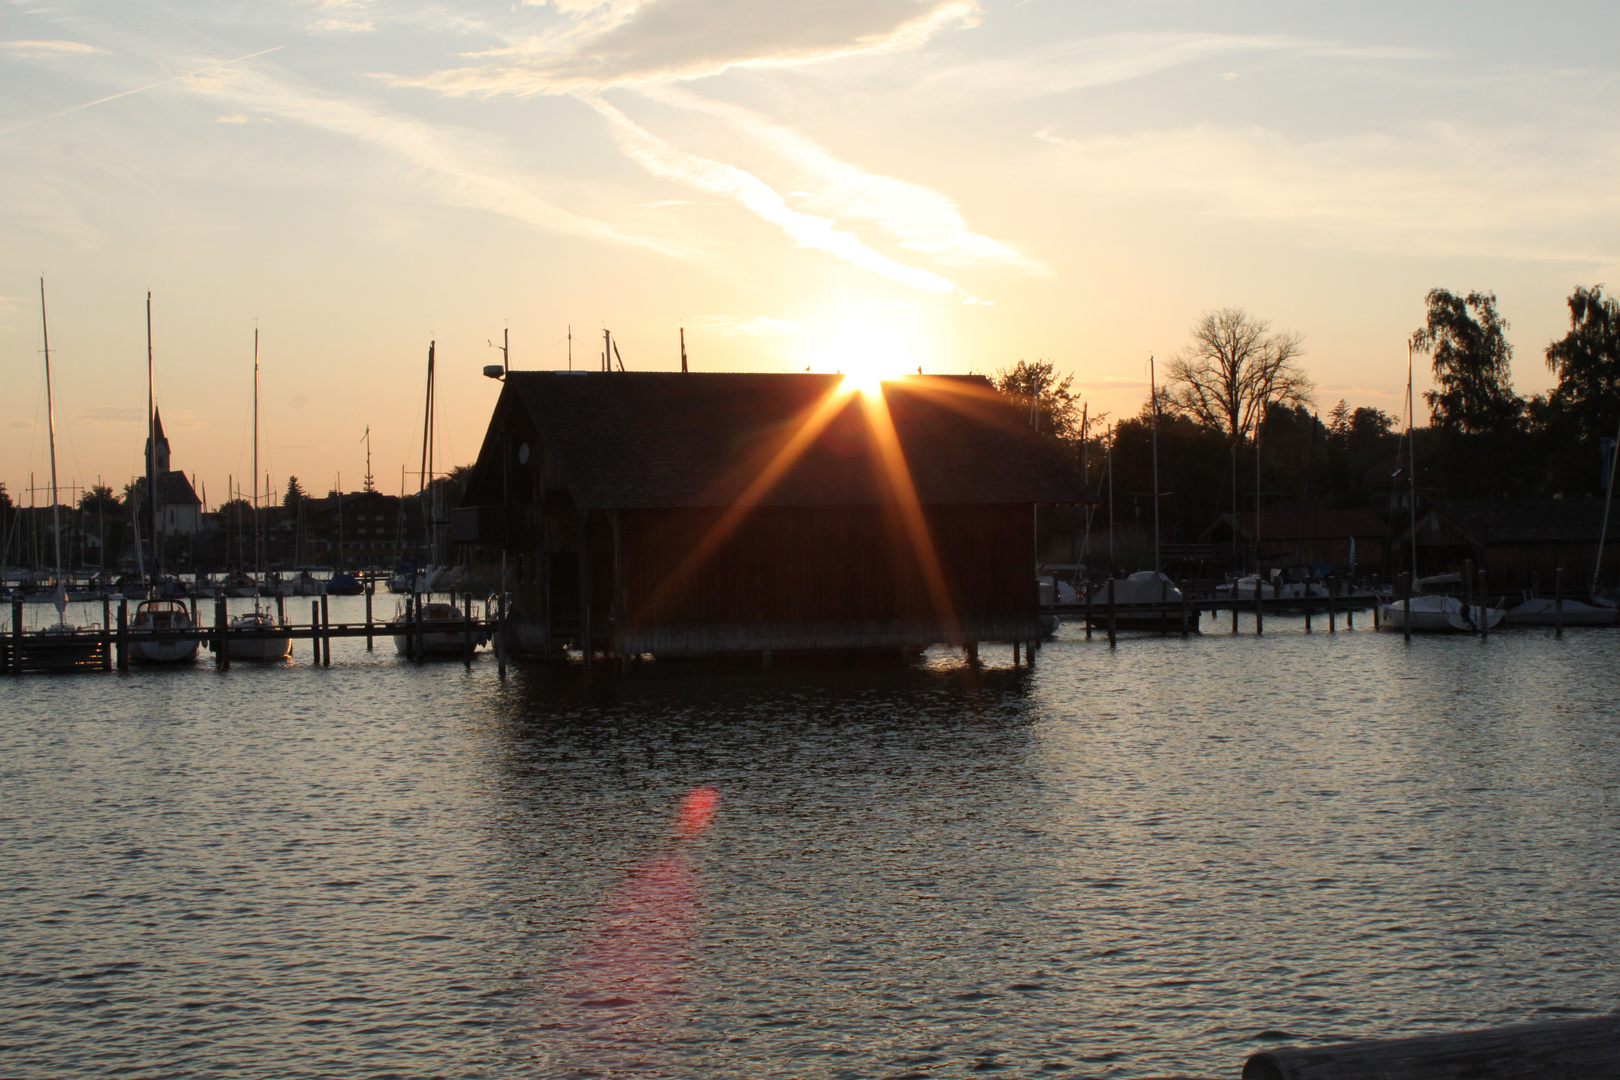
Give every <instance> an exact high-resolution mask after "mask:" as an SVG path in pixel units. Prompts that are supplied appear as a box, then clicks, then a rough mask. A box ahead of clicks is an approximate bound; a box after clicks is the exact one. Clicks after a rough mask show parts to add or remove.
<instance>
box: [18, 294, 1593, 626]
mask: <svg viewBox="0 0 1620 1080" xmlns="http://www.w3.org/2000/svg"><path fill="white" fill-rule="evenodd" d="M40 306H41V308H42V309H43V307H44V302H43V301H41V305H40ZM52 461H53V462H54V461H55V459H54V458H53V459H52ZM1616 466H1620V428H1616V429H1615V432H1614V453H1613V454H1612V455H1611V456H1610V457H1609V490H1608V493H1607V494H1605V495H1604V496H1603V524H1602V526H1601V527H1599V529H1598V549H1597V561H1596V562H1594V563H1593V564H1592V595H1593V596H1596V595H1597V588H1598V574H1599V573H1601V572H1602V570H1603V542H1604V541H1605V540H1607V539H1608V538H1609V508H1610V507H1611V506H1613V505H1614V470H1615V467H1616Z"/></svg>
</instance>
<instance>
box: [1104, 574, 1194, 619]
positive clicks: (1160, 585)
mask: <svg viewBox="0 0 1620 1080" xmlns="http://www.w3.org/2000/svg"><path fill="white" fill-rule="evenodd" d="M1110 584H1112V586H1113V592H1114V596H1113V606H1114V625H1115V627H1117V628H1119V629H1123V630H1179V629H1181V612H1180V607H1181V600H1182V595H1181V590H1180V589H1178V588H1177V587H1176V583H1175V582H1173V581H1171V580H1170V578H1169V576H1168V575H1166V574H1163V573H1161V572H1159V571H1156V570H1138V571H1137V572H1136V573H1134V574H1127V575H1126V576H1125V577H1122V578H1104V579H1103V580H1102V581H1097V582H1093V583H1092V584H1091V588H1090V590H1089V592H1088V596H1089V598H1090V603H1091V625H1092V626H1093V627H1099V626H1106V625H1107V624H1108V590H1109V586H1110ZM1187 629H1188V630H1193V631H1196V630H1197V629H1198V620H1197V618H1196V616H1195V617H1193V618H1191V619H1189V621H1188V623H1187Z"/></svg>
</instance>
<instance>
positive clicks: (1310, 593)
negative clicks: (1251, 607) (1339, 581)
mask: <svg viewBox="0 0 1620 1080" xmlns="http://www.w3.org/2000/svg"><path fill="white" fill-rule="evenodd" d="M1257 589H1258V590H1259V592H1260V599H1262V600H1326V599H1327V598H1328V595H1329V594H1328V589H1327V586H1326V585H1323V584H1322V583H1321V582H1318V581H1287V580H1283V579H1281V578H1262V577H1260V576H1259V575H1258V574H1249V575H1248V576H1247V577H1240V578H1238V579H1237V580H1236V581H1229V582H1226V583H1225V584H1223V585H1217V586H1215V596H1216V598H1217V599H1221V600H1253V599H1254V594H1255V591H1256V590H1257Z"/></svg>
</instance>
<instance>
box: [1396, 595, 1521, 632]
mask: <svg viewBox="0 0 1620 1080" xmlns="http://www.w3.org/2000/svg"><path fill="white" fill-rule="evenodd" d="M1381 614H1382V615H1383V628H1384V629H1385V630H1406V629H1407V628H1408V622H1410V624H1411V626H1410V628H1411V629H1412V630H1413V631H1414V632H1418V633H1453V632H1457V631H1463V632H1468V633H1478V632H1479V630H1480V628H1481V626H1482V625H1483V627H1484V629H1486V630H1490V629H1493V628H1494V627H1495V626H1496V625H1497V624H1498V623H1500V622H1501V621H1502V617H1503V615H1504V614H1505V613H1504V612H1503V611H1502V609H1501V608H1493V607H1485V606H1484V605H1481V604H1472V605H1469V604H1464V603H1463V602H1462V601H1461V600H1458V599H1457V598H1456V597H1455V596H1439V595H1430V596H1413V597H1410V598H1408V599H1405V600H1395V601H1392V602H1390V603H1386V604H1384V605H1382V608H1381Z"/></svg>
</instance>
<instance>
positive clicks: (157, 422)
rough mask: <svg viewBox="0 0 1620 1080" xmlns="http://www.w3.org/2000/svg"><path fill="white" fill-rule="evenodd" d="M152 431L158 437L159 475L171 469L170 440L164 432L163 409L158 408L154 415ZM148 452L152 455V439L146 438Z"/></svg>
mask: <svg viewBox="0 0 1620 1080" xmlns="http://www.w3.org/2000/svg"><path fill="white" fill-rule="evenodd" d="M152 432H153V434H154V435H155V436H156V437H157V471H158V474H159V475H162V474H163V473H166V472H168V471H169V440H168V437H167V436H166V435H164V434H163V410H162V409H158V410H157V411H156V412H154V413H153V415H152ZM146 453H147V456H149V457H150V456H151V453H152V440H151V439H147V440H146Z"/></svg>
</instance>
